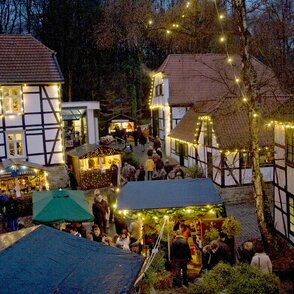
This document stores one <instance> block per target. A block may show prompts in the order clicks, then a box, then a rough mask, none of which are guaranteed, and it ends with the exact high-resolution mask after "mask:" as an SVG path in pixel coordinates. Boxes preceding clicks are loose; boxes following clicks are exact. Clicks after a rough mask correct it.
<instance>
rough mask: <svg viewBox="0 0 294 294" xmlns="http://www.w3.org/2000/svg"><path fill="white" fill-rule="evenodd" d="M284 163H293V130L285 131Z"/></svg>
mask: <svg viewBox="0 0 294 294" xmlns="http://www.w3.org/2000/svg"><path fill="white" fill-rule="evenodd" d="M286 148H287V154H286V161H287V162H288V163H292V164H293V163H294V130H293V129H287V131H286Z"/></svg>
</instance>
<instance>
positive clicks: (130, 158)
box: [121, 153, 140, 169]
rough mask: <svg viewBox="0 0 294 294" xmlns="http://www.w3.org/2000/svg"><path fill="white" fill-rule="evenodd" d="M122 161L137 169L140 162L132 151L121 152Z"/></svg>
mask: <svg viewBox="0 0 294 294" xmlns="http://www.w3.org/2000/svg"><path fill="white" fill-rule="evenodd" d="M121 160H122V163H123V164H124V163H125V162H128V163H129V164H130V165H132V166H134V167H135V168H136V169H138V167H139V165H140V162H139V161H138V160H137V159H136V157H135V155H134V154H133V153H122V156H121Z"/></svg>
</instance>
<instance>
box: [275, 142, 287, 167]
mask: <svg viewBox="0 0 294 294" xmlns="http://www.w3.org/2000/svg"><path fill="white" fill-rule="evenodd" d="M274 156H275V162H276V164H277V165H279V166H282V167H285V165H286V164H285V157H286V155H285V148H281V147H278V146H275V155H274Z"/></svg>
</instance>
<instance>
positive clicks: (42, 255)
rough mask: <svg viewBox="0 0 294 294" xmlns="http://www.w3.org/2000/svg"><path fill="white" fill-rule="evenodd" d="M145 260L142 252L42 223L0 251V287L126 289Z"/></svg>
mask: <svg viewBox="0 0 294 294" xmlns="http://www.w3.org/2000/svg"><path fill="white" fill-rule="evenodd" d="M12 234H14V233H10V236H9V237H10V238H12V239H13V236H12ZM0 240H1V239H0ZM143 262H144V257H143V256H141V255H138V254H135V253H131V252H127V251H125V250H122V249H120V248H115V247H111V246H106V245H104V244H101V243H98V242H95V241H90V240H87V239H84V238H79V237H77V236H73V235H71V234H69V233H66V232H62V231H59V230H56V229H52V228H50V227H47V226H40V227H38V228H36V229H35V230H34V231H32V232H28V234H27V235H26V236H25V237H23V238H20V239H19V240H18V241H17V242H16V243H14V244H13V245H11V246H10V247H8V248H7V249H4V250H3V251H1V254H0V264H1V265H3V266H1V267H0V280H1V281H3V283H4V281H5V286H4V284H3V283H2V286H1V293H2V294H6V293H7V294H10V293H60V294H61V293H88V294H91V293H93V294H94V293H99V294H108V293H119V294H123V293H129V292H130V289H131V287H132V285H133V283H134V281H135V279H136V277H137V275H138V273H139V271H140V269H141V267H142V265H143Z"/></svg>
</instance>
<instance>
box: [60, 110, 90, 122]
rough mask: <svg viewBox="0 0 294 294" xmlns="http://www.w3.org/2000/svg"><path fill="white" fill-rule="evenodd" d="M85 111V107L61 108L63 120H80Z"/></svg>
mask: <svg viewBox="0 0 294 294" xmlns="http://www.w3.org/2000/svg"><path fill="white" fill-rule="evenodd" d="M85 112H86V108H85V107H80V108H62V109H61V115H62V119H63V120H79V119H80V118H81V117H82V116H83V115H84V113H85Z"/></svg>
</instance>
